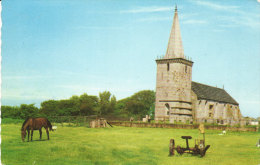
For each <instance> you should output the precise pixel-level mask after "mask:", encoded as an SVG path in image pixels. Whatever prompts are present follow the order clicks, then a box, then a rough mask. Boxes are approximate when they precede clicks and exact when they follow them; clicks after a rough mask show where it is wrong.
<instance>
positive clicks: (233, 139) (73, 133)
mask: <svg viewBox="0 0 260 165" xmlns="http://www.w3.org/2000/svg"><path fill="white" fill-rule="evenodd" d="M1 127H2V132H1V134H2V143H1V150H2V151H1V160H2V163H3V164H5V165H38V164H39V165H40V164H41V165H54V164H55V165H66V164H70V165H72V164H73V165H74V164H75V165H83V164H84V165H85V164H95V165H97V164H102V165H104V164H112V165H117V164H126V165H127V164H129V165H130V164H132V165H136V164H149V165H150V164H151V165H152V164H159V165H166V164H176V165H187V164H192V165H196V164H198V165H245V164H248V165H258V164H260V149H259V148H256V146H255V144H256V142H257V139H259V138H260V134H259V133H254V132H246V133H245V132H242V133H239V132H228V133H227V135H225V136H220V135H218V134H219V133H220V131H213V130H206V143H207V144H210V145H211V147H210V148H209V150H208V152H207V154H206V156H205V157H203V158H200V157H199V156H191V155H188V154H184V155H182V156H179V155H176V156H174V157H168V151H169V140H170V139H171V138H174V139H175V142H176V144H177V145H182V146H185V141H184V140H183V139H181V138H180V137H181V136H183V135H190V136H192V137H193V139H191V140H190V146H193V145H194V138H202V136H201V135H199V133H198V130H177V129H166V128H165V129H163V128H125V127H114V128H98V129H93V128H92V129H91V128H86V127H69V126H64V127H62V126H59V125H58V129H57V131H55V132H51V133H50V140H49V141H47V140H46V139H47V136H46V133H45V132H43V140H42V141H39V132H38V131H35V132H34V141H33V142H22V141H21V136H20V128H21V124H18V123H17V124H8V123H6V124H5V123H3V124H2V125H1Z"/></svg>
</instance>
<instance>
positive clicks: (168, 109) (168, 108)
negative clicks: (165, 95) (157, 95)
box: [165, 103, 170, 115]
mask: <svg viewBox="0 0 260 165" xmlns="http://www.w3.org/2000/svg"><path fill="white" fill-rule="evenodd" d="M165 107H166V114H167V115H169V114H170V105H169V104H168V103H166V104H165Z"/></svg>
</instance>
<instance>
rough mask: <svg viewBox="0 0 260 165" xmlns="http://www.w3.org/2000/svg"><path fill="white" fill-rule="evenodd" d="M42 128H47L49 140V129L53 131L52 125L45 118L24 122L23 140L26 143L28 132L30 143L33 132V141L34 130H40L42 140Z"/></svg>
mask: <svg viewBox="0 0 260 165" xmlns="http://www.w3.org/2000/svg"><path fill="white" fill-rule="evenodd" d="M42 127H44V128H45V130H46V133H47V137H48V140H49V139H50V138H49V131H48V128H50V131H53V129H52V125H51V123H50V122H49V120H48V119H46V118H44V117H39V118H28V119H26V120H25V121H24V122H23V126H22V128H21V135H22V140H23V141H24V139H25V137H26V131H27V132H28V141H29V135H30V131H31V141H32V137H33V130H39V132H40V139H41V138H42Z"/></svg>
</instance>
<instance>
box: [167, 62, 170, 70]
mask: <svg viewBox="0 0 260 165" xmlns="http://www.w3.org/2000/svg"><path fill="white" fill-rule="evenodd" d="M169 70H170V64H169V63H167V71H169Z"/></svg>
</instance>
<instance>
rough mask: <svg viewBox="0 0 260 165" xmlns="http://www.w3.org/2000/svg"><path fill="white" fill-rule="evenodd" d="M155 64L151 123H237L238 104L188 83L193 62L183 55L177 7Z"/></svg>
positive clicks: (224, 94)
mask: <svg viewBox="0 0 260 165" xmlns="http://www.w3.org/2000/svg"><path fill="white" fill-rule="evenodd" d="M156 63H157V78H156V103H155V120H170V122H171V123H175V122H183V123H192V122H195V121H196V122H206V123H218V124H231V125H233V124H238V123H239V122H240V120H241V119H242V116H241V113H240V110H239V104H238V102H236V101H235V100H234V99H233V98H232V97H231V96H230V95H229V94H228V93H227V92H226V91H225V90H224V89H221V88H217V87H212V86H208V85H204V84H201V83H197V82H193V81H192V65H193V62H192V61H191V59H189V58H187V57H185V56H184V50H183V47H182V40H181V33H180V26H179V19H178V11H177V7H176V8H175V15H174V19H173V25H172V29H171V34H170V38H169V42H168V48H167V51H166V54H165V56H164V57H162V58H160V59H157V60H156Z"/></svg>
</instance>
